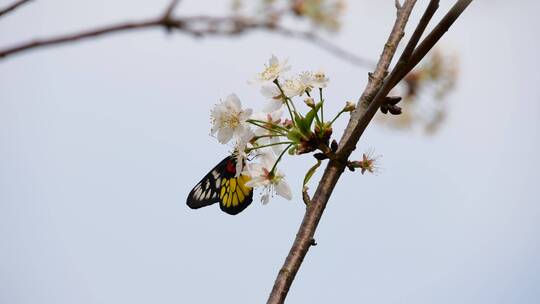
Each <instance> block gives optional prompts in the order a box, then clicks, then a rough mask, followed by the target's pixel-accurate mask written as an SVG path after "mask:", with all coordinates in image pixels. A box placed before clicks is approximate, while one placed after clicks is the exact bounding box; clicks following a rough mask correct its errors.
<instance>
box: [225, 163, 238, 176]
mask: <svg viewBox="0 0 540 304" xmlns="http://www.w3.org/2000/svg"><path fill="white" fill-rule="evenodd" d="M225 170H227V172H230V173H232V174H236V165H235V164H234V163H233V162H232V161H231V160H229V161H227V167H226V168H225Z"/></svg>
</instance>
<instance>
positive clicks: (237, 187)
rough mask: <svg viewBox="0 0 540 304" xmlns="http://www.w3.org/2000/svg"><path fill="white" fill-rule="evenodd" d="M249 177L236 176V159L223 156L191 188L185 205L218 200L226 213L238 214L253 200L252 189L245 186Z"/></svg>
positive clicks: (203, 204) (204, 204) (210, 203)
mask: <svg viewBox="0 0 540 304" xmlns="http://www.w3.org/2000/svg"><path fill="white" fill-rule="evenodd" d="M248 181H249V177H248V176H246V175H242V174H240V175H238V176H236V160H235V158H234V157H232V156H227V157H225V158H224V159H223V160H222V161H221V162H220V163H219V164H217V165H216V166H215V167H214V168H213V169H212V170H210V172H209V173H208V174H206V176H205V177H203V178H202V179H201V181H200V182H199V183H198V184H197V185H196V186H195V187H194V188H193V190H191V192H190V193H189V195H188V198H187V205H188V206H189V207H190V208H192V209H198V208H201V207H205V206H209V205H212V204H214V203H218V202H219V207H220V208H221V210H222V211H223V212H226V213H228V214H232V215H235V214H238V213H240V212H242V211H243V210H244V209H246V208H247V206H249V205H250V204H251V202H252V201H253V189H252V188H250V187H248V186H246V183H247V182H248Z"/></svg>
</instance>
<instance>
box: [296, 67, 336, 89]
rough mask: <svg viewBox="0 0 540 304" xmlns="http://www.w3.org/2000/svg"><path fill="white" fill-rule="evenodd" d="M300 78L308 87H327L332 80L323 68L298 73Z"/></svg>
mask: <svg viewBox="0 0 540 304" xmlns="http://www.w3.org/2000/svg"><path fill="white" fill-rule="evenodd" d="M298 78H299V80H300V81H302V82H303V83H304V84H305V85H306V86H307V88H308V89H312V88H325V87H326V86H327V85H328V82H329V81H330V79H328V77H326V74H325V73H324V71H322V70H319V71H317V72H308V71H306V72H302V73H300V75H298Z"/></svg>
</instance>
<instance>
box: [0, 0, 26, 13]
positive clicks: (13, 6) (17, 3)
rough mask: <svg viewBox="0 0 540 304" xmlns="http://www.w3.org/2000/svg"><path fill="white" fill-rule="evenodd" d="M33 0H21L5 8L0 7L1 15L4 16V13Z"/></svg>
mask: <svg viewBox="0 0 540 304" xmlns="http://www.w3.org/2000/svg"><path fill="white" fill-rule="evenodd" d="M30 1H32V0H19V1H17V2H15V3H13V4H11V5H9V6H8V7H6V8H3V9H0V17H2V16H3V15H5V14H7V13H9V12H11V11H13V10H15V9H17V8H18V7H19V6H21V5H23V4H26V3H28V2H30Z"/></svg>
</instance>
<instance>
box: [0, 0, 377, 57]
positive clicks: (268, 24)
mask: <svg viewBox="0 0 540 304" xmlns="http://www.w3.org/2000/svg"><path fill="white" fill-rule="evenodd" d="M26 1H30V0H26ZM178 2H179V1H178V0H173V1H171V3H170V4H169V6H168V7H167V9H166V10H165V12H164V13H163V14H162V15H161V16H159V17H157V18H151V19H146V20H139V21H131V22H124V23H118V24H112V25H108V26H102V27H98V28H95V29H90V30H84V31H81V32H76V33H72V34H66V35H60V36H57V37H51V38H45V39H35V40H33V41H29V42H24V43H21V44H18V45H14V46H11V47H7V48H4V49H0V59H4V58H6V57H9V56H12V55H15V54H19V53H23V52H26V51H30V50H36V49H40V48H44V47H50V46H56V45H62V44H67V43H71V42H76V41H79V40H86V39H89V38H95V37H101V36H106V35H109V34H113V33H119V32H127V31H133V30H138V29H147V28H164V29H166V30H167V32H172V31H173V30H175V31H178V32H182V33H185V34H189V35H192V36H194V37H205V36H233V35H238V34H241V33H245V32H248V31H254V30H265V31H268V32H271V33H275V34H278V35H282V36H285V37H290V38H295V39H302V40H305V41H307V42H310V43H312V44H314V45H316V46H317V47H320V48H322V49H324V50H326V51H328V52H329V53H331V54H333V55H335V56H337V57H339V58H341V59H343V60H346V61H348V62H350V63H352V64H355V65H358V66H362V67H372V66H373V65H374V63H373V62H371V61H370V60H367V59H364V58H361V57H359V56H357V55H355V54H353V53H351V52H349V51H347V50H345V49H343V48H341V47H339V46H337V45H335V44H333V43H332V42H330V41H328V40H326V39H324V38H322V37H320V36H318V35H316V34H315V33H313V32H309V31H298V30H292V29H289V28H286V27H284V26H281V25H280V24H278V23H276V22H275V20H274V21H260V20H256V19H251V18H247V17H241V16H226V17H210V16H186V17H174V16H173V15H172V13H173V10H174V9H175V8H176V6H177V4H178Z"/></svg>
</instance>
